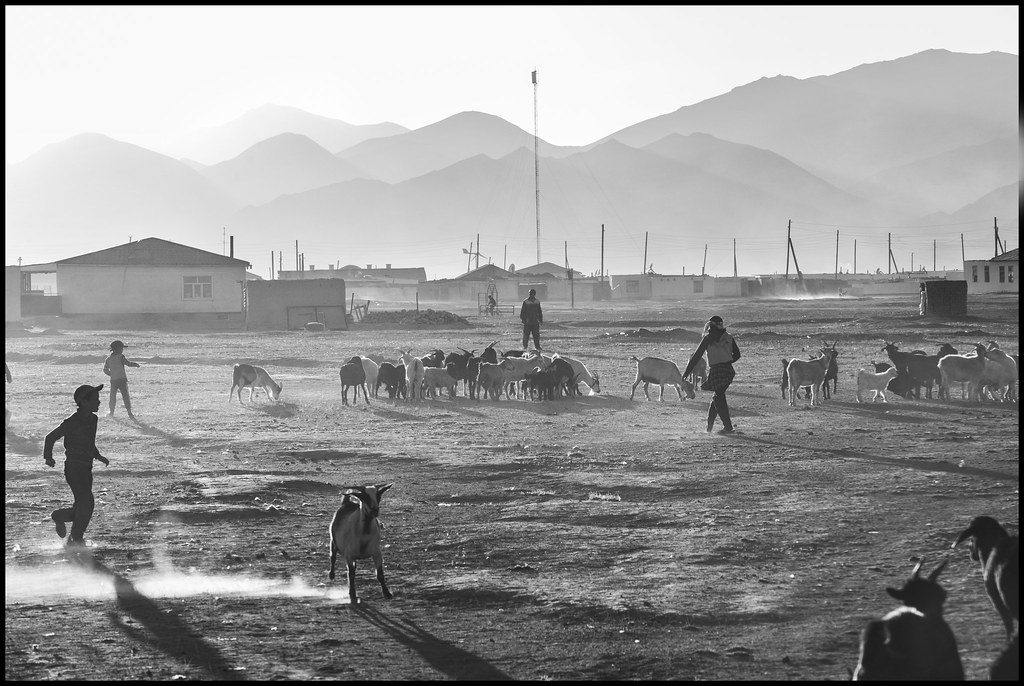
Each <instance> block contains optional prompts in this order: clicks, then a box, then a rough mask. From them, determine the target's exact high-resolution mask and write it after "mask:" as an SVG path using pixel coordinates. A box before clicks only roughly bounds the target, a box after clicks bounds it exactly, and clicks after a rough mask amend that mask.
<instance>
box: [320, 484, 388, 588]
mask: <svg viewBox="0 0 1024 686" xmlns="http://www.w3.org/2000/svg"><path fill="white" fill-rule="evenodd" d="M392 486H394V484H377V485H376V486H349V487H347V488H345V489H344V494H343V496H342V501H341V507H339V508H338V511H337V512H335V513H334V518H333V519H331V528H330V534H331V571H330V573H328V575H327V576H328V578H329V579H330V580H331V581H334V563H335V560H336V559H337V557H338V553H341V557H342V559H344V560H345V565H346V566H347V567H348V597H349V601H350V602H351V603H352V604H355V603H358V602H359V598H358V597H357V596H356V560H365V559H366V558H368V557H369V558H373V563H374V565H376V567H377V581H379V582H380V588H381V591H383V592H384V597H385V598H388V599H390V598H391V597H392V595H391V591H389V590H388V585H387V582H386V581H384V555H383V554H382V553H381V547H380V524H379V523H378V522H377V517H378V516H379V515H380V499H381V496H383V495H384V493H385V492H386V491H387V490H388V489H389V488H391V487H392Z"/></svg>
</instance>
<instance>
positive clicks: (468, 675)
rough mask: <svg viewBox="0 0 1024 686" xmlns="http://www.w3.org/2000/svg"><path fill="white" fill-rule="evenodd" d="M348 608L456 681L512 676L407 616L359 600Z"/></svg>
mask: <svg viewBox="0 0 1024 686" xmlns="http://www.w3.org/2000/svg"><path fill="white" fill-rule="evenodd" d="M352 611H353V612H354V613H355V614H357V615H359V616H361V617H362V618H363V619H365V620H366V621H367V622H369V623H370V624H372V625H373V626H375V627H377V628H378V629H380V630H382V631H383V632H384V633H386V634H387V635H388V636H390V637H391V638H392V639H394V640H395V641H397V642H398V643H400V644H401V645H404V646H406V647H408V648H411V649H412V650H414V651H416V652H417V653H418V654H419V655H420V656H421V657H422V658H423V659H424V660H425V661H426V662H427V664H429V665H430V666H431V667H433V668H434V669H436V670H437V671H438V672H440V673H441V674H444V675H445V676H446V677H447V678H449V679H454V680H459V681H511V680H512V677H511V676H509V675H508V674H505V673H504V672H502V671H501V670H500V669H498V668H497V667H495V666H494V665H492V664H491V663H489V662H487V661H486V660H484V659H483V658H481V657H480V656H478V655H476V654H474V653H471V652H469V651H468V650H465V649H463V648H459V647H458V646H455V645H452V644H451V643H449V642H448V641H445V640H442V639H440V638H438V637H437V636H434V635H433V634H431V633H430V632H429V631H427V630H425V629H423V628H422V627H420V626H419V625H417V624H416V622H414V621H412V620H411V619H409V618H408V617H403V618H402V619H401V620H398V619H394V618H392V617H388V616H387V615H385V614H384V613H383V612H381V611H380V610H378V609H376V608H374V607H371V606H367V605H365V604H363V603H359V604H356V605H353V606H352Z"/></svg>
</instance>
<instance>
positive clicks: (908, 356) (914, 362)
mask: <svg viewBox="0 0 1024 686" xmlns="http://www.w3.org/2000/svg"><path fill="white" fill-rule="evenodd" d="M882 352H884V353H886V354H887V355H888V356H889V359H890V360H892V364H893V366H894V367H896V371H897V372H899V373H900V376H904V377H906V379H907V381H908V382H909V383H910V386H911V392H910V394H909V395H913V396H914V397H915V398H917V399H918V400H920V399H921V386H924V387H925V391H926V396H927V397H929V398H930V397H932V387H933V386H934V384H935V382H936V381H939V382H940V385H939V398H941V397H942V395H943V386H942V382H941V377H940V374H939V370H938V363H939V360H940V359H941V356H940V355H928V354H927V353H923V352H909V353H908V352H906V351H902V350H900V348H899V346H898V345H896V344H895V343H889V342H885V345H884V346H883V347H882ZM908 397H909V396H908Z"/></svg>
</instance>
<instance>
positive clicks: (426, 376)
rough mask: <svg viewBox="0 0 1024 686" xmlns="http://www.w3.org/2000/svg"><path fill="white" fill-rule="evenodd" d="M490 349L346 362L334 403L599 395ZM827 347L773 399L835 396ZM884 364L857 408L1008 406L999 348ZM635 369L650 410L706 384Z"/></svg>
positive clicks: (860, 378) (236, 383)
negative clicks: (935, 403) (891, 397)
mask: <svg viewBox="0 0 1024 686" xmlns="http://www.w3.org/2000/svg"><path fill="white" fill-rule="evenodd" d="M496 343H497V341H495V342H494V343H491V344H490V345H488V346H487V348H486V349H485V350H484V351H483V353H481V354H480V355H479V356H477V355H475V352H476V351H471V350H466V349H465V348H459V350H460V351H461V352H458V353H455V352H453V353H448V354H447V355H445V353H444V351H442V350H434V351H433V352H431V353H429V354H427V355H424V356H422V357H416V356H414V355H413V354H412V351H411V350H401V349H397V351H398V352H399V353H400V356H398V357H397V358H396V359H395V360H394V361H393V362H392V361H388V360H386V359H385V358H384V356H383V355H379V354H371V355H356V356H353V357H352V358H351V359H349V360H348V361H347V362H345V364H343V365H342V366H341V369H340V370H339V377H340V380H341V392H342V402H343V403H344V404H346V405H347V404H348V391H349V389H352V402H353V403H356V402H358V399H359V391H360V390H362V392H363V400H364V401H365V402H366V403H369V402H370V395H371V391H370V390H369V389H371V388H372V395H373V396H374V397H377V396H378V394H379V391H380V388H381V386H383V387H384V389H385V391H386V392H387V394H388V397H389V398H391V399H395V398H403V399H413V400H416V399H424V398H430V397H433V398H436V397H438V394H439V392H440V391H441V390H442V389H446V390H447V391H448V396H449V397H455V396H456V394H457V392H458V385H459V382H460V381H461V382H462V383H463V385H464V387H465V393H466V396H467V397H469V398H473V399H480V398H481V397H482V398H485V399H486V398H488V397H490V398H492V399H493V400H498V399H500V398H501V396H502V395H503V394H504V395H505V396H506V397H513V395H515V397H517V398H518V397H526V395H529V397H530V398H536V399H539V400H554V399H557V398H563V397H573V396H576V395H580V387H579V385H580V383H583V384H586V386H587V387H589V388H590V390H591V391H593V392H595V393H600V392H601V384H600V378H599V376H598V375H597V374H594V373H591V371H590V370H589V369H588V368H587V366H586V365H585V364H584V363H583V362H581V361H580V360H578V359H576V358H573V357H568V356H565V355H559V354H554V355H547V354H543V353H539V352H537V351H536V350H534V351H524V350H509V351H505V352H503V353H501V355H500V358H501V359H500V361H499V355H498V351H497V350H496V349H495V348H494V346H495V344H496ZM836 343H837V341H833V342H832V343H831V344H829V343H827V342H824V341H823V342H822V347H821V348H820V349H819V350H818V351H817V354H816V355H812V356H811V357H810V359H807V360H801V359H795V358H794V359H792V360H787V359H785V358H783V360H782V381H781V383H780V387H781V389H782V397H783V399H785V398H786V394H787V391H788V393H789V404H790V405H793V406H795V405H796V400H797V399H798V398H800V397H801V391H803V393H805V395H806V397H807V398H809V400H810V403H811V405H812V406H813V405H820V404H821V402H822V398H824V399H829V398H831V397H832V393H833V392H835V390H836V388H837V387H838V378H839V363H838V357H839V352H838V351H837V350H836ZM881 352H885V353H886V354H887V355H888V356H889V359H890V361H891V364H890V363H888V362H872V366H873V369H864V368H862V369H859V370H858V371H857V373H856V376H855V378H856V381H857V402H864V401H865V400H866V399H867V395H868V393H869V392H870V393H871V402H875V401H876V400H878V399H881V401H882V402H887V400H886V397H885V392H886V391H890V392H891V393H895V394H896V395H899V396H901V397H903V398H915V399H918V400H920V398H921V388H922V387H924V388H925V393H926V397H927V398H931V397H932V389H933V387H935V386H938V398H939V399H940V400H943V399H944V400H949V399H950V395H949V389H950V388H951V387H952V386H953V384H960V387H961V398H967V399H968V400H976V401H980V400H982V398H988V399H990V400H999V401H1014V402H1016V400H1017V391H1016V383H1017V377H1018V372H1017V366H1018V364H1019V358H1018V356H1017V355H1009V354H1007V353H1005V352H1003V351H1002V350H1000V348H999V344H998V343H996V342H995V341H988V342H987V343H986V344H982V343H977V344H976V345H975V346H974V350H972V351H971V352H969V353H966V354H960V353H959V351H957V349H956V348H954V347H953V346H952V345H950V344H949V343H944V344H943V345H942V346H940V347H939V352H938V354H935V355H929V354H928V353H927V352H925V351H923V350H912V351H910V352H905V351H903V350H900V349H899V346H898V345H897V344H896V343H891V342H888V341H887V342H886V343H885V345H884V346H883V347H882V348H881ZM630 359H631V360H633V361H634V362H636V364H637V368H636V379H635V381H634V382H633V387H632V389H631V392H630V396H629V397H630V400H632V399H633V396H634V394H635V393H636V388H637V386H638V385H639V384H641V383H643V384H644V395H645V396H646V397H647V399H648V400H650V395H649V394H648V385H649V384H651V383H655V384H658V385H659V386H660V387H661V395H660V398H659V399H660V400H664V396H665V386H671V387H673V388H675V389H676V392H677V393H678V395H679V399H680V400H682V399H683V396H684V393H685V396H686V397H687V398H693V397H694V388H695V387H696V386H697V385H698V384H699V383H700V382H701V381H702V380H703V379H705V378H706V377H707V363H706V361H705V360H703V359H702V360H700V361H699V363H698V365H697V366H696V367H695V369H694V371H693V373H692V374H691V375H690V376H689V377H688V378H683V376H682V374H681V373H680V372H679V367H678V366H677V365H676V364H675V363H674V362H672V361H670V360H665V359H662V358H658V357H644V358H643V359H639V358H637V357H635V356H634V357H631V358H630ZM245 386H248V387H249V400H250V401H251V400H252V394H253V390H254V389H256V388H262V389H263V390H264V391H265V392H266V394H267V397H268V398H270V399H272V400H277V399H278V398H279V396H280V394H281V388H282V386H281V384H280V383H278V382H276V381H274V379H273V378H272V377H271V376H270V374H269V373H268V372H267V371H266V370H265V369H263V368H262V367H256V366H253V365H248V364H236V365H235V367H234V374H233V378H232V386H231V390H230V391H229V393H228V398H229V400H230V397H231V395H233V394H235V392H236V390H237V395H238V400H239V402H241V400H242V395H241V393H242V388H243V387H245Z"/></svg>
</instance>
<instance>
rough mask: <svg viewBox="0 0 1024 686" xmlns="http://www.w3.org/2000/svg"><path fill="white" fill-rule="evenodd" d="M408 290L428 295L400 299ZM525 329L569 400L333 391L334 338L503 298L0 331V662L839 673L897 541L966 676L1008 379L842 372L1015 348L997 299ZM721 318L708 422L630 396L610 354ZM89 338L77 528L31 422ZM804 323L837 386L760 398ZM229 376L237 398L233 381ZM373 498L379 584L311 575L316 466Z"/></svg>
mask: <svg viewBox="0 0 1024 686" xmlns="http://www.w3.org/2000/svg"><path fill="white" fill-rule="evenodd" d="M432 306H433V307H435V308H436V309H451V307H450V306H445V305H439V304H434V305H432ZM544 308H545V325H544V327H543V341H544V343H545V347H546V350H547V351H551V352H562V353H566V354H572V355H574V356H576V357H578V358H580V359H581V360H583V361H584V362H586V363H587V365H588V366H589V368H590V369H591V371H594V372H597V373H599V375H600V379H601V391H602V392H601V393H600V394H594V395H588V396H584V397H582V398H578V399H573V400H561V401H547V402H540V401H523V400H519V401H516V400H504V399H503V400H501V401H498V402H494V401H491V400H486V401H483V400H481V401H478V400H473V399H470V398H466V397H457V398H455V399H448V398H442V399H439V400H428V401H422V402H404V401H392V400H389V399H387V398H386V397H383V398H371V403H370V404H368V405H367V404H365V403H363V402H362V400H360V402H359V403H358V404H357V405H355V406H352V405H349V406H344V405H343V404H342V400H341V394H340V385H339V381H338V368H339V366H340V364H341V363H342V362H343V361H345V360H346V359H347V358H349V357H351V356H352V355H354V354H368V353H384V354H386V355H388V356H391V355H392V354H397V353H394V351H395V349H396V348H399V347H401V348H413V351H414V353H415V354H420V355H422V354H425V353H427V352H429V351H430V350H432V349H434V348H440V349H442V350H445V351H446V352H447V351H452V350H454V349H456V348H457V347H463V348H466V349H476V350H477V351H478V352H479V351H480V350H482V349H483V348H484V347H485V346H486V345H487V344H488V343H490V342H491V341H494V340H498V341H499V343H498V345H497V347H498V348H499V350H505V349H514V348H518V347H519V344H520V341H519V335H520V330H521V329H520V326H518V320H517V319H513V318H512V317H511V316H509V315H508V314H506V315H505V316H503V317H500V318H497V319H494V318H486V317H480V316H477V315H476V313H475V312H470V311H468V310H467V311H464V312H459V311H458V310H452V311H454V312H456V313H458V314H462V315H464V316H465V317H466V318H467V319H468V320H469V321H470V323H471V324H472V326H471V327H469V328H448V329H419V330H400V329H394V328H373V327H367V326H359V325H355V326H353V328H352V329H351V330H349V331H344V332H326V333H310V332H279V333H269V334H268V333H250V332H246V333H231V334H225V333H184V332H159V331H135V332H132V331H59V330H46V331H39V332H33V333H27V334H22V335H18V336H13V335H12V332H11V331H8V336H7V338H6V341H5V344H6V349H5V352H6V360H7V362H8V364H9V366H10V368H11V371H12V373H13V375H14V381H13V382H12V383H10V384H8V385H7V393H6V403H7V405H8V407H9V408H10V409H11V410H12V412H13V418H12V420H11V424H10V427H9V428H8V430H7V432H6V440H5V451H4V455H5V468H6V469H5V473H6V492H5V495H6V498H5V601H6V602H5V633H4V638H5V641H4V643H5V657H4V667H5V678H6V679H8V680H21V679H33V680H43V679H60V680H78V679H111V680H126V679H148V680H170V679H188V680H214V679H230V680H268V679H274V680H285V679H289V680H293V679H294V680H298V679H301V680H333V679H345V680H349V679H353V680H355V679H360V680H362V679H373V680H390V679H403V680H404V679H517V680H518V679H530V680H555V679H574V680H607V679H630V680H632V679H682V680H691V679H694V680H696V679H700V680H726V679H730V680H733V679H735V680H811V679H815V680H820V679H824V680H845V679H848V678H849V673H850V672H849V670H851V669H852V668H853V667H854V666H855V664H856V660H857V643H858V635H859V632H860V630H861V629H862V628H863V626H864V624H865V622H866V621H867V620H869V619H872V618H877V617H879V616H881V615H883V614H884V613H886V612H888V611H889V610H891V609H893V608H894V607H895V606H896V602H895V601H894V600H893V599H892V598H890V597H889V596H888V595H887V594H886V592H885V588H886V586H899V585H901V584H902V582H903V581H904V580H905V579H906V578H907V577H908V575H909V573H910V572H911V570H912V568H913V567H914V565H915V563H916V562H917V561H918V560H919V559H920V558H921V557H924V558H925V566H924V568H925V571H928V570H930V569H931V568H932V567H933V565H935V564H936V563H938V562H939V561H941V560H942V559H944V558H945V557H946V556H947V555H949V556H951V559H950V562H949V566H948V567H947V569H946V570H945V571H944V572H943V574H942V576H941V577H940V581H941V582H942V583H943V585H944V587H945V588H946V589H947V590H948V591H949V598H948V600H947V602H946V617H947V620H948V622H949V624H950V626H951V627H952V629H953V631H954V633H955V634H956V637H957V640H958V643H959V648H960V653H961V659H962V661H963V663H964V668H965V671H966V673H967V676H968V677H969V678H974V679H980V678H985V677H986V675H987V669H988V665H989V664H990V662H991V661H992V660H993V658H994V657H995V656H996V654H997V653H998V651H999V649H1000V648H1001V646H1002V640H1003V629H1002V625H1001V622H1000V620H999V617H998V615H997V613H996V612H995V610H994V609H993V608H992V606H991V605H990V604H989V601H988V599H987V597H986V596H985V593H984V589H983V587H982V581H981V574H980V570H979V568H978V566H977V564H976V563H973V562H971V560H970V559H969V555H968V551H967V550H966V548H965V547H961V548H957V549H954V550H950V545H951V543H952V542H953V540H954V539H955V537H956V535H957V533H958V532H959V531H960V530H962V529H963V528H965V527H966V526H967V524H968V523H969V522H970V520H971V519H972V518H973V517H975V516H977V515H982V514H986V515H991V516H993V517H995V518H997V519H998V520H999V521H1001V522H1003V523H1004V524H1006V525H1007V526H1008V527H1009V528H1011V529H1013V530H1014V531H1016V529H1017V526H1018V519H1019V509H1018V505H1019V463H1018V457H1019V437H1018V433H1019V415H1018V407H1017V405H1016V403H996V402H992V401H986V402H983V403H981V404H978V403H968V402H966V401H963V400H961V399H960V397H959V394H958V393H957V392H955V393H954V399H953V401H951V402H945V401H939V400H937V399H923V400H920V401H916V400H904V399H902V398H899V397H892V398H890V402H889V403H888V404H883V403H880V402H879V403H874V404H858V403H857V402H856V398H855V393H854V391H855V387H854V382H853V379H852V376H853V374H854V372H855V371H856V370H857V369H858V368H859V367H863V366H867V365H868V364H869V363H870V362H871V361H872V360H876V361H881V360H884V359H885V353H882V352H880V348H881V347H882V345H883V339H885V340H891V341H895V342H897V343H899V344H900V346H901V347H902V348H904V349H913V348H920V349H923V350H926V351H928V352H930V353H933V352H936V351H937V349H938V346H939V345H940V344H941V343H944V342H950V343H952V344H953V345H954V346H956V347H957V348H958V349H960V350H961V351H964V352H965V351H967V350H968V349H969V348H970V346H971V345H972V344H973V343H975V342H976V341H978V340H989V339H991V340H996V341H998V342H999V343H1000V345H1001V347H1002V348H1003V349H1004V350H1006V351H1007V352H1017V351H1018V326H1019V315H1018V298H1017V296H1012V297H1011V296H989V297H987V298H972V301H971V304H970V315H969V316H968V317H965V318H963V319H960V320H948V319H933V318H927V319H921V318H918V317H917V316H916V310H917V302H916V299H914V298H888V299H887V298H864V299H853V298H842V299H839V298H834V299H823V300H805V301H800V300H785V301H756V302H750V301H731V300H729V301H717V300H716V301H712V300H707V301H696V302H690V303H679V302H675V303H642V304H637V303H631V304H628V305H621V304H615V305H612V304H605V305H603V306H597V305H590V304H588V305H585V306H584V305H580V306H576V307H574V308H573V307H570V306H569V304H568V303H545V304H544ZM716 313H717V314H721V315H722V316H723V317H724V318H725V321H726V324H727V326H728V328H729V330H730V331H731V332H732V333H733V334H734V335H735V336H736V338H737V341H738V343H739V345H740V348H741V350H742V352H743V358H742V359H741V360H740V362H739V363H738V364H737V372H738V373H737V377H736V381H735V383H734V384H733V386H732V388H731V389H730V391H729V398H730V403H731V407H732V411H733V417H734V421H735V423H736V425H737V427H738V428H739V430H740V432H739V433H737V434H734V435H731V436H723V435H717V434H710V435H709V434H706V433H705V432H704V415H705V411H706V406H707V401H708V399H709V397H710V396H709V394H707V393H704V392H701V391H699V390H698V391H697V398H696V399H695V400H685V401H683V402H680V401H679V399H678V396H677V395H676V394H675V393H674V392H672V391H670V390H669V391H667V392H666V396H665V400H664V402H659V401H658V400H657V395H656V393H657V391H656V389H654V392H653V393H652V398H654V399H653V400H651V401H647V400H645V399H644V396H643V392H642V386H641V387H640V388H638V389H637V391H636V397H635V399H634V400H630V387H631V385H632V382H633V379H634V375H635V364H634V363H633V362H631V361H630V356H632V355H636V356H637V357H643V356H645V355H656V356H659V357H665V358H668V359H671V360H674V361H676V362H677V363H679V364H680V366H681V367H682V365H684V364H685V362H686V360H687V358H688V356H689V353H690V351H692V350H693V349H694V347H695V346H696V341H697V340H698V337H699V333H700V330H701V326H702V323H703V322H704V321H705V320H706V319H707V317H708V316H710V315H711V314H716ZM114 338H120V339H123V340H124V341H125V342H126V343H127V344H128V346H129V347H128V348H127V350H126V351H125V353H126V355H127V356H128V358H129V359H131V360H134V361H137V362H139V363H141V364H142V367H141V368H139V369H129V370H128V372H129V383H130V390H131V393H132V398H133V406H134V408H133V409H134V410H135V413H136V415H137V417H138V421H137V422H132V421H129V420H128V419H127V417H126V416H125V413H124V409H123V407H121V405H120V400H119V407H118V411H117V413H116V414H115V416H114V417H113V418H105V417H103V416H102V415H103V414H104V413H105V412H106V407H107V395H106V389H104V391H103V393H102V394H101V396H102V397H101V401H102V402H101V409H100V420H99V431H98V436H97V443H98V446H99V448H100V451H101V452H102V453H103V454H105V455H106V456H107V457H109V458H110V466H109V467H106V468H105V467H103V466H102V465H99V464H97V465H96V466H95V486H94V492H95V493H96V513H95V516H94V518H93V520H92V524H91V525H90V527H89V530H88V532H87V542H88V547H87V548H86V550H85V551H84V552H79V553H71V552H69V551H67V550H66V549H65V548H64V547H63V545H62V543H63V541H62V540H61V539H60V538H58V537H57V536H56V534H55V533H54V529H53V525H52V523H51V521H50V519H49V513H50V511H51V510H52V509H54V508H56V507H58V506H62V505H63V504H66V503H69V502H70V490H69V489H68V487H67V485H66V484H65V482H64V479H63V474H62V471H61V465H62V462H63V460H62V458H63V450H62V447H61V446H60V445H59V444H58V446H57V449H56V450H55V457H57V459H58V467H57V468H56V469H49V468H47V467H46V466H45V465H44V464H43V459H42V451H43V437H44V436H45V435H46V433H47V432H48V431H50V430H51V429H53V428H54V427H56V426H57V425H58V424H59V422H60V421H61V420H63V419H64V418H65V417H66V416H67V415H69V414H71V412H72V411H73V410H74V405H73V401H72V397H71V394H72V391H73V390H74V388H75V387H77V386H78V385H79V384H81V383H92V384H96V383H103V382H105V381H106V378H105V377H104V376H103V373H102V366H103V359H104V357H105V355H106V354H107V346H108V344H109V342H110V341H111V340H113V339H114ZM823 338H824V339H827V340H828V341H829V342H831V341H833V340H836V341H837V345H836V347H837V349H838V350H839V364H840V377H839V387H838V392H837V393H836V395H835V396H834V397H833V399H832V400H828V401H825V402H824V405H823V406H821V407H815V408H809V407H807V405H806V403H804V402H803V401H801V402H799V403H798V404H797V406H796V407H790V406H789V404H788V402H787V401H784V400H783V399H782V397H781V392H780V389H779V379H780V374H781V362H780V359H781V358H783V357H786V358H791V357H794V356H799V357H805V356H806V354H807V352H806V350H810V349H812V348H816V347H818V346H819V345H820V341H821V340H822V339H823ZM238 361H243V362H251V363H255V364H259V365H261V366H264V367H266V368H267V369H268V370H269V371H270V372H271V374H272V375H274V377H275V378H276V379H277V380H279V381H283V382H284V390H283V393H282V396H281V400H280V402H277V403H268V402H267V400H266V398H265V397H263V396H262V395H259V396H258V397H257V399H256V400H255V401H254V402H253V403H252V404H248V403H244V404H241V405H240V404H239V403H238V402H237V400H231V401H229V400H228V387H229V386H230V382H231V366H232V364H233V363H234V362H238ZM247 395H248V392H246V393H243V396H242V397H243V399H246V398H247ZM391 482H393V483H394V487H393V488H392V489H391V490H390V491H389V492H388V493H387V494H386V495H385V496H384V498H383V502H382V506H381V516H380V519H381V522H382V524H383V526H384V529H383V532H384V533H383V539H384V543H385V545H386V549H385V553H384V556H385V567H386V572H387V578H388V583H389V585H390V588H391V590H392V591H393V592H394V594H395V597H394V599H393V600H390V601H386V600H384V598H383V597H382V594H381V590H380V587H379V585H378V584H377V582H376V580H375V579H374V575H373V571H372V569H371V567H370V565H369V564H368V563H366V562H363V563H360V565H359V567H358V590H359V595H360V597H361V599H362V602H360V603H359V604H357V605H355V606H352V605H349V603H348V597H347V591H346V582H345V576H344V573H341V574H339V575H338V578H337V580H336V581H334V582H330V581H328V578H327V569H328V565H329V559H328V558H329V548H328V534H327V530H328V524H329V522H330V519H331V516H332V515H333V513H334V510H335V509H336V508H337V506H338V504H339V493H340V489H341V488H342V487H343V486H347V485H351V484H368V483H391Z"/></svg>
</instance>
